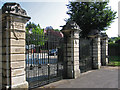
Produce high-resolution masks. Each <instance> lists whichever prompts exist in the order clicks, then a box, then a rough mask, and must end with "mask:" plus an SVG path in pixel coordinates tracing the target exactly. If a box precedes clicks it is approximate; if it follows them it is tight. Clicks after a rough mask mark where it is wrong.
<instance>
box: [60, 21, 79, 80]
mask: <svg viewBox="0 0 120 90" xmlns="http://www.w3.org/2000/svg"><path fill="white" fill-rule="evenodd" d="M61 31H62V32H63V34H64V41H65V43H64V62H65V66H64V67H66V68H65V69H66V71H65V72H66V77H67V78H77V77H79V76H80V69H79V33H80V32H81V29H80V28H79V26H78V25H77V24H76V23H75V22H74V21H69V22H68V23H66V25H64V26H63V29H62V30H61Z"/></svg>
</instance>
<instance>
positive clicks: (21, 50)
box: [10, 47, 25, 54]
mask: <svg viewBox="0 0 120 90" xmlns="http://www.w3.org/2000/svg"><path fill="white" fill-rule="evenodd" d="M10 49H11V50H10V53H11V54H24V53H25V47H11V48H10Z"/></svg>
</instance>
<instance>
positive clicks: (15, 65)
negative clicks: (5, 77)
mask: <svg viewBox="0 0 120 90" xmlns="http://www.w3.org/2000/svg"><path fill="white" fill-rule="evenodd" d="M11 68H12V69H14V68H25V61H15V62H11Z"/></svg>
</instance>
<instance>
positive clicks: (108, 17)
mask: <svg viewBox="0 0 120 90" xmlns="http://www.w3.org/2000/svg"><path fill="white" fill-rule="evenodd" d="M67 7H68V12H67V14H68V15H70V18H69V19H68V20H67V21H69V20H73V21H75V22H76V23H77V24H78V25H79V26H80V28H81V29H82V32H81V34H82V37H87V35H88V33H89V32H90V31H91V30H95V29H96V30H99V31H104V30H107V28H108V27H109V26H110V24H111V23H112V22H113V20H114V19H115V18H116V17H115V16H116V12H115V11H112V10H111V8H110V7H109V6H108V2H70V3H69V4H68V5H67Z"/></svg>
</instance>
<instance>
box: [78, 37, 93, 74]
mask: <svg viewBox="0 0 120 90" xmlns="http://www.w3.org/2000/svg"><path fill="white" fill-rule="evenodd" d="M79 53H80V56H79V61H80V70H81V72H86V71H88V70H91V69H92V40H90V39H83V38H80V44H79Z"/></svg>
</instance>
